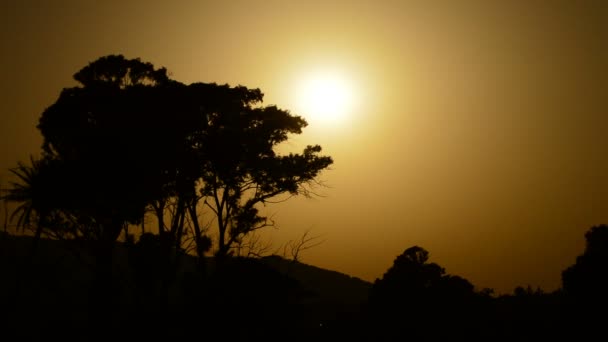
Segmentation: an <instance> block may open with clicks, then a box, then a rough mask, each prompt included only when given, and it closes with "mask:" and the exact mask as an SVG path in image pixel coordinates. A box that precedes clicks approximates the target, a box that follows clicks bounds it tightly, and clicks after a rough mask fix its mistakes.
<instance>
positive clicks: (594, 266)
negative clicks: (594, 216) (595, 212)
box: [562, 225, 608, 302]
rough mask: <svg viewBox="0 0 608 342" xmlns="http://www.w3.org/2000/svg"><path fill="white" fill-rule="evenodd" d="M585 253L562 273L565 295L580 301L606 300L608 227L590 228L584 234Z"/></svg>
mask: <svg viewBox="0 0 608 342" xmlns="http://www.w3.org/2000/svg"><path fill="white" fill-rule="evenodd" d="M585 239H586V242H587V243H586V247H585V252H584V253H583V254H582V255H581V256H579V257H577V258H576V263H575V264H574V265H572V266H570V267H569V268H568V269H566V270H565V271H564V272H563V273H562V281H563V288H564V291H565V293H566V294H567V295H569V296H574V297H576V298H579V299H581V300H588V301H599V300H601V301H604V302H606V301H607V300H608V291H607V289H608V225H599V226H595V227H592V228H591V229H590V230H589V231H588V232H587V233H586V234H585Z"/></svg>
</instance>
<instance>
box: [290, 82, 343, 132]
mask: <svg viewBox="0 0 608 342" xmlns="http://www.w3.org/2000/svg"><path fill="white" fill-rule="evenodd" d="M296 95H297V101H298V104H297V107H298V109H299V110H300V111H301V114H302V115H303V116H304V117H306V118H307V119H310V120H313V121H318V122H324V123H336V122H340V121H342V120H344V119H345V117H346V116H348V114H349V112H350V111H351V110H352V106H353V92H352V88H351V86H350V84H349V82H348V81H347V80H346V79H345V78H344V77H343V76H341V75H338V74H336V73H330V72H319V73H313V74H309V75H308V76H307V77H305V78H304V79H303V80H302V82H301V84H300V86H299V87H298V89H297V93H296Z"/></svg>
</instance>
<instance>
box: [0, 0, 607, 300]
mask: <svg viewBox="0 0 608 342" xmlns="http://www.w3.org/2000/svg"><path fill="white" fill-rule="evenodd" d="M123 3H127V4H126V5H125V4H123ZM529 3H533V4H532V5H531V4H529ZM0 38H1V40H0V41H1V42H2V43H1V44H2V53H1V54H0V61H1V63H0V71H1V75H2V78H0V181H1V182H2V184H3V185H4V184H6V181H7V179H8V172H7V169H8V168H10V167H12V166H14V165H15V164H16V162H17V161H18V160H22V161H25V160H27V158H28V156H29V155H30V154H36V153H38V151H39V147H40V143H41V137H40V135H39V133H38V131H37V130H36V129H35V125H36V123H37V120H38V118H39V116H40V114H41V113H42V111H43V110H44V108H45V107H47V106H49V105H50V104H52V103H53V102H54V101H55V100H56V99H57V96H58V95H59V92H60V91H61V89H62V88H63V87H68V86H72V85H74V82H73V81H72V80H71V76H72V75H73V74H74V73H75V72H76V71H78V70H79V69H80V68H82V67H83V66H85V65H86V64H87V63H88V62H90V61H93V60H95V59H96V58H98V57H100V56H103V55H106V54H117V53H120V54H124V55H125V56H127V57H129V58H134V57H141V58H142V59H143V60H145V61H150V62H152V63H154V64H155V65H156V66H165V67H167V68H168V69H169V71H170V72H171V75H172V77H173V78H174V79H176V80H179V81H182V82H184V83H190V82H196V81H202V82H218V83H230V84H232V85H237V84H242V85H245V86H248V87H253V88H256V87H259V88H261V89H262V91H263V92H264V93H265V94H266V97H265V99H266V101H265V103H266V104H277V105H279V106H280V107H282V108H286V109H292V110H293V112H294V113H295V114H303V115H304V113H298V112H297V111H296V109H297V108H296V102H295V100H294V99H295V96H294V94H295V92H296V91H297V89H298V85H299V82H300V83H301V80H302V79H305V78H306V77H307V75H310V74H312V73H315V72H318V71H319V70H338V71H339V72H340V73H341V74H342V75H345V77H346V78H348V80H349V82H350V83H351V84H352V88H353V89H354V90H353V91H354V93H353V94H355V95H356V98H355V101H354V103H355V105H354V107H353V108H352V110H351V111H350V112H349V113H348V115H346V116H345V117H344V118H343V119H342V120H338V121H335V122H322V121H318V120H317V121H315V120H313V119H311V120H309V121H310V126H309V127H308V128H307V129H306V132H305V134H303V135H301V136H298V137H294V139H293V140H292V142H291V143H290V145H289V146H288V148H298V147H301V146H302V145H306V144H314V143H319V144H321V145H322V146H323V147H324V149H325V151H326V153H328V154H330V155H331V156H332V157H334V160H335V164H334V165H333V167H332V170H331V171H328V172H326V173H324V174H323V176H322V179H323V181H324V182H325V183H326V184H327V185H328V187H327V188H325V189H321V192H322V193H323V194H324V195H325V197H323V198H317V199H304V198H298V199H292V200H290V201H288V202H286V203H281V204H277V205H273V206H270V207H269V208H268V210H269V211H270V212H271V213H274V215H275V216H274V219H275V220H276V221H277V224H278V227H279V229H277V230H272V229H271V231H269V232H268V233H267V235H268V238H271V239H272V240H273V241H274V242H275V244H276V245H279V244H281V243H282V242H284V241H286V240H288V239H292V238H296V237H297V236H299V235H301V234H302V233H303V232H304V231H306V230H307V229H311V228H312V232H311V234H313V235H321V236H322V238H323V239H324V240H325V242H324V243H323V244H321V245H320V246H318V247H315V248H314V249H311V250H307V251H306V252H305V254H304V255H303V261H304V262H307V263H310V264H314V265H318V266H321V267H325V268H329V269H334V270H338V271H341V272H345V273H348V274H351V275H354V276H358V277H361V278H363V279H367V280H373V279H375V278H376V277H380V276H381V275H382V273H383V272H384V271H385V270H386V269H387V268H388V267H389V266H390V265H391V264H392V261H393V259H394V258H395V257H396V256H397V255H398V254H400V253H401V252H402V251H403V250H404V249H406V248H408V247H410V246H412V245H420V246H422V247H424V248H426V249H427V250H429V251H430V253H431V260H432V261H435V262H437V263H439V264H440V265H442V266H444V267H445V268H446V269H447V271H448V272H449V273H453V274H458V275H461V276H464V277H466V278H468V279H469V280H471V281H472V282H473V283H474V284H475V285H476V286H478V287H480V288H481V287H492V288H495V289H496V290H498V291H499V292H509V291H511V290H512V289H513V288H514V287H515V286H517V285H527V284H530V285H532V286H541V287H543V288H545V289H548V290H551V289H555V288H556V287H558V286H559V282H560V273H561V271H562V270H563V269H564V268H565V267H567V266H568V265H570V264H572V263H573V262H574V259H575V257H576V255H578V254H580V253H582V250H583V241H584V238H583V234H584V232H585V231H586V230H587V229H588V228H589V227H590V226H592V225H595V224H599V223H608V152H607V150H608V149H607V147H608V140H607V139H606V135H607V134H606V132H607V131H608V112H607V109H608V103H607V102H608V95H607V94H608V85H607V82H608V52H607V50H608V47H607V42H608V7H607V5H606V4H605V2H604V1H551V2H545V1H504V2H501V4H499V2H498V1H410V2H407V1H343V2H332V1H253V0H251V1H217V2H207V1H174V2H164V1H150V0H148V1H103V2H97V1H27V0H26V1H15V2H3V3H2V4H1V5H0ZM295 95H297V94H295Z"/></svg>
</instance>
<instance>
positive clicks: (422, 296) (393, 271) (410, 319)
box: [368, 246, 485, 340]
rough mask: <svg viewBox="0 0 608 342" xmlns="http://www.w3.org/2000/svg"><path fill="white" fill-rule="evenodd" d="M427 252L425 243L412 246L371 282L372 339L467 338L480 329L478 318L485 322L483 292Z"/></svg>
mask: <svg viewBox="0 0 608 342" xmlns="http://www.w3.org/2000/svg"><path fill="white" fill-rule="evenodd" d="M428 258H429V253H428V252H427V251H426V250H425V249H423V248H421V247H418V246H414V247H410V248H408V249H406V250H405V251H404V252H403V254H401V255H399V256H398V257H397V258H396V259H395V262H394V264H393V266H392V267H390V268H389V269H388V271H387V272H386V273H385V274H384V276H383V277H382V278H381V279H377V280H376V281H375V282H374V286H373V287H372V290H371V293H370V297H369V304H368V317H369V320H370V322H371V324H372V327H373V330H374V331H375V333H376V334H377V335H372V336H370V339H373V338H374V336H375V337H376V338H378V339H380V340H385V339H388V340H401V339H408V338H412V339H416V340H420V339H422V340H436V339H441V338H449V337H452V338H453V337H457V336H460V337H467V338H471V337H478V336H477V335H479V334H482V333H483V332H484V329H483V328H481V329H480V328H479V327H477V326H476V324H482V323H483V322H484V320H483V319H482V316H481V315H480V312H481V311H482V309H483V308H482V307H481V305H482V304H483V299H484V297H485V296H483V295H479V294H477V293H475V291H474V287H473V285H472V284H471V283H470V282H469V281H467V280H466V279H464V278H462V277H459V276H452V275H446V274H445V270H444V269H443V268H442V267H441V266H439V265H437V264H436V263H430V262H428ZM472 322H475V324H472Z"/></svg>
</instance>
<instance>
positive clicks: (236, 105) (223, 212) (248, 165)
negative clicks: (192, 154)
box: [201, 88, 332, 257]
mask: <svg viewBox="0 0 608 342" xmlns="http://www.w3.org/2000/svg"><path fill="white" fill-rule="evenodd" d="M235 90H238V91H239V92H237V93H236V94H237V96H238V97H235V99H237V100H239V101H232V100H231V101H225V103H221V104H220V106H218V108H217V111H214V112H211V113H209V116H208V120H209V127H208V128H207V130H206V132H205V133H204V134H203V136H202V139H201V146H203V149H202V151H203V154H204V158H203V159H204V160H205V167H204V171H203V176H202V182H203V186H202V191H201V193H202V194H203V196H204V197H205V204H206V205H207V206H208V207H209V208H211V210H212V211H213V213H214V214H215V215H216V217H217V225H218V230H219V236H218V249H217V255H218V256H220V257H221V256H224V255H226V254H228V252H229V250H230V248H231V247H232V245H233V244H234V243H235V242H238V241H239V240H240V239H241V238H242V237H243V236H245V235H247V234H248V233H250V232H252V231H254V230H257V229H260V228H262V227H265V226H267V225H269V224H271V223H270V222H269V221H268V219H267V217H264V216H262V215H260V213H259V211H258V208H257V207H256V206H257V205H258V204H265V203H266V202H267V201H268V200H270V199H272V198H274V197H276V196H278V195H281V194H284V193H288V194H291V195H297V194H308V193H309V190H310V189H309V186H310V185H311V184H312V183H314V181H315V179H316V177H317V175H318V174H319V172H321V171H322V170H324V169H326V168H327V167H328V166H329V165H331V163H332V159H331V158H330V157H327V156H320V155H319V152H321V147H320V146H318V145H317V146H308V147H306V148H305V149H304V151H303V153H301V154H289V155H278V154H277V153H276V152H275V150H274V149H275V147H276V146H277V145H278V144H280V143H282V142H284V141H285V140H287V138H288V134H300V133H301V132H302V128H303V127H305V126H306V121H305V120H304V119H302V118H301V117H298V116H293V115H291V114H290V113H289V112H288V111H285V110H281V109H279V108H277V107H275V106H268V107H258V106H257V105H259V104H260V103H261V101H262V98H263V95H262V94H261V92H259V91H247V90H246V89H238V88H237V89H235ZM239 93H240V94H239Z"/></svg>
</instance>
